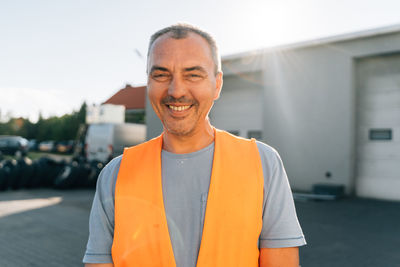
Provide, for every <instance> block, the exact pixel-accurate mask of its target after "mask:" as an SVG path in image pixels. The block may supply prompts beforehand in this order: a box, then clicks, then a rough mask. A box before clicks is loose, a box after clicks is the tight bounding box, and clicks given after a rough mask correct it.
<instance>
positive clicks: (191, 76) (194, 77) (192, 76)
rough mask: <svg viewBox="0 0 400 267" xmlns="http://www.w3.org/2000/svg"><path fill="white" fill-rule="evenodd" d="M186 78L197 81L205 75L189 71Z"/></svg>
mask: <svg viewBox="0 0 400 267" xmlns="http://www.w3.org/2000/svg"><path fill="white" fill-rule="evenodd" d="M185 78H186V80H189V81H191V82H196V81H200V80H202V79H203V78H204V76H203V75H201V74H198V73H188V74H186V75H185Z"/></svg>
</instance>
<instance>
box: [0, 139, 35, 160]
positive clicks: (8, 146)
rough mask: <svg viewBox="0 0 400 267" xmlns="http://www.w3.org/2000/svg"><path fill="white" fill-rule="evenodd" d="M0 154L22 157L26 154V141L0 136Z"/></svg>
mask: <svg viewBox="0 0 400 267" xmlns="http://www.w3.org/2000/svg"><path fill="white" fill-rule="evenodd" d="M0 152H1V153H2V154H4V155H15V156H24V155H26V154H27V153H28V140H26V139H25V138H23V137H21V136H13V135H0Z"/></svg>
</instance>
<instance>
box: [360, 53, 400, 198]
mask: <svg viewBox="0 0 400 267" xmlns="http://www.w3.org/2000/svg"><path fill="white" fill-rule="evenodd" d="M356 70H357V72H356V73H357V95H358V110H357V112H358V114H357V115H358V127H357V128H358V129H357V142H358V146H357V178H356V193H357V195H359V196H363V197H375V198H383V199H393V200H400V55H388V56H381V57H373V58H366V59H361V60H358V61H357V62H356Z"/></svg>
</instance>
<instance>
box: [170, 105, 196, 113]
mask: <svg viewBox="0 0 400 267" xmlns="http://www.w3.org/2000/svg"><path fill="white" fill-rule="evenodd" d="M191 106H192V105H184V106H175V105H167V107H168V108H169V109H171V110H173V111H177V112H182V111H185V110H188V109H189V108H190V107H191Z"/></svg>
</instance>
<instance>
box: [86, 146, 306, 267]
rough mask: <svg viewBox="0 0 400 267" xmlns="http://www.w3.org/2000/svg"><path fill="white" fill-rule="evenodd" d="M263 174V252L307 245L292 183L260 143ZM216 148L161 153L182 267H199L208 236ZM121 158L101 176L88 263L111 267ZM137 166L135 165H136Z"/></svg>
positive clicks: (174, 240)
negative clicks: (205, 232)
mask: <svg viewBox="0 0 400 267" xmlns="http://www.w3.org/2000/svg"><path fill="white" fill-rule="evenodd" d="M257 147H258V150H259V153H260V157H261V162H262V168H263V174H264V198H263V227H262V231H261V234H260V238H259V247H260V248H278V247H296V246H302V245H304V244H306V242H305V239H304V236H303V233H302V230H301V228H300V225H299V222H298V220H297V216H296V211H295V207H294V203H293V197H292V194H291V190H290V186H289V182H288V179H287V176H286V172H285V169H284V167H283V164H282V161H281V159H280V157H279V155H278V153H277V152H276V151H275V150H274V149H273V148H271V147H270V146H268V145H266V144H264V143H261V142H257ZM213 155H214V143H213V144H211V145H209V146H207V147H205V148H203V149H201V150H199V151H196V152H193V153H189V154H173V153H170V152H167V151H164V150H163V151H162V154H161V162H162V163H161V164H162V186H163V188H162V190H163V197H164V206H165V213H166V216H167V223H168V230H169V234H170V238H171V244H172V248H173V251H174V256H175V261H176V266H177V267H191V266H193V267H195V266H196V262H197V256H198V252H199V248H200V242H201V235H202V231H203V224H204V215H205V210H206V204H207V194H208V188H209V185H210V178H211V169H212V161H213ZM120 163H121V156H120V157H117V158H115V159H114V160H112V161H111V162H110V163H109V164H108V165H107V166H106V167H105V168H104V169H103V171H102V172H101V174H100V176H99V180H98V182H97V190H96V194H95V196H94V200H93V206H92V210H91V213H90V221H89V233H90V234H89V241H88V244H87V249H86V253H85V256H84V258H83V262H84V263H111V262H112V257H111V246H112V242H113V235H114V191H115V183H116V179H117V175H118V170H119V166H120ZM133 164H134V163H133Z"/></svg>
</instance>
